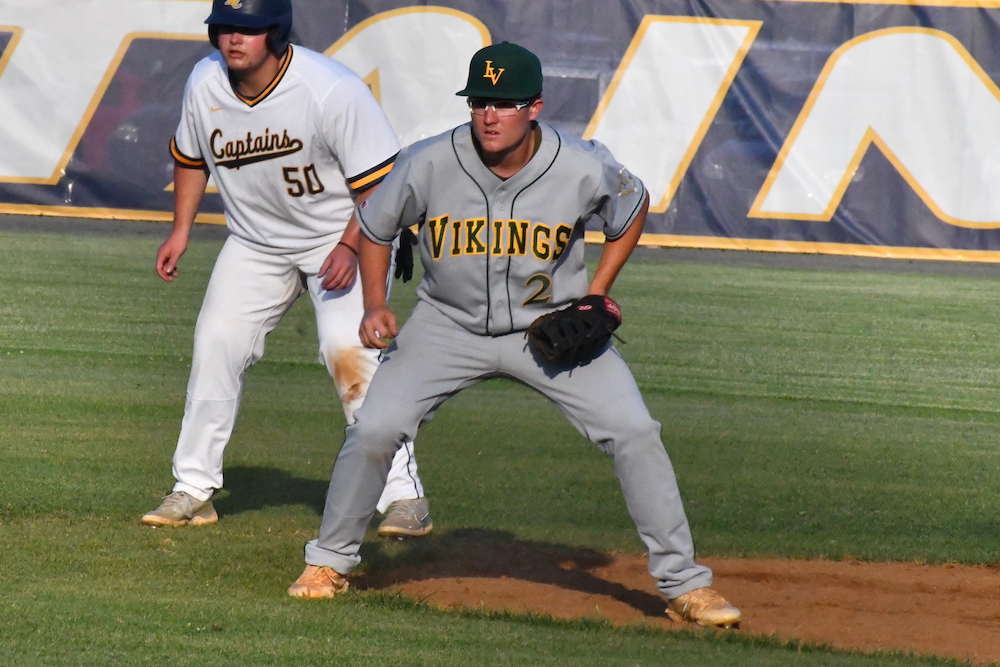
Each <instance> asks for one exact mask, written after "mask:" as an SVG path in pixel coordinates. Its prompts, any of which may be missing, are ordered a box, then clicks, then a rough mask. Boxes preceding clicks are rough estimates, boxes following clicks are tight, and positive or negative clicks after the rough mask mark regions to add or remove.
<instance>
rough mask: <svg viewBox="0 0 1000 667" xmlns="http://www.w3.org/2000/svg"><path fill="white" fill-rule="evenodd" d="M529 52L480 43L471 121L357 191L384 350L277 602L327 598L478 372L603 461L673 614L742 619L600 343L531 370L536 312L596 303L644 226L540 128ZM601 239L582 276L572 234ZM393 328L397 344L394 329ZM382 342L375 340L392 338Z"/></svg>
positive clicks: (365, 274) (594, 161)
mask: <svg viewBox="0 0 1000 667" xmlns="http://www.w3.org/2000/svg"><path fill="white" fill-rule="evenodd" d="M541 92H542V73H541V64H540V63H539V61H538V58H537V57H535V56H534V54H532V53H531V52H529V51H527V50H526V49H524V48H522V47H520V46H517V45H515V44H509V43H506V42H504V43H502V44H496V45H492V46H488V47H486V48H485V49H482V50H481V51H479V52H478V53H476V55H475V56H473V58H472V62H471V64H470V68H469V80H468V85H467V86H466V88H465V89H464V90H462V91H461V92H459V93H458V94H459V95H464V96H467V97H468V98H469V106H470V108H471V112H472V121H471V123H469V124H466V125H462V126H460V127H457V128H455V129H453V130H451V131H448V132H445V133H444V134H441V135H439V136H437V137H432V138H430V139H427V140H425V141H421V142H418V143H416V144H414V145H412V146H410V147H408V148H404V149H403V150H402V151H401V152H400V154H399V155H398V156H397V158H396V164H395V166H394V167H393V170H392V173H391V174H389V175H388V176H387V177H386V179H385V180H384V181H383V183H382V185H381V186H380V187H379V189H378V191H377V192H375V193H374V194H373V195H372V196H371V197H370V198H369V199H367V200H366V201H365V202H362V203H361V204H360V205H359V206H358V207H357V208H356V216H357V218H358V220H359V222H360V225H361V229H362V232H363V236H362V239H361V246H360V254H361V264H360V266H361V275H362V280H363V282H364V285H365V286H366V287H365V289H364V300H365V316H364V319H363V320H362V324H361V332H360V336H361V340H362V342H363V343H364V344H365V345H367V346H370V347H374V348H378V349H383V350H385V352H384V354H383V359H382V362H381V365H380V366H379V369H378V371H377V372H376V374H375V377H374V379H373V381H372V384H371V386H370V387H369V391H368V397H367V399H366V401H365V404H364V405H363V406H362V407H361V409H360V410H358V412H357V414H356V420H355V422H354V423H353V424H352V425H350V426H348V427H347V440H346V442H345V444H344V447H343V449H342V450H341V452H340V456H339V457H338V458H337V461H336V465H335V466H334V470H333V477H332V479H331V482H330V489H329V493H328V495H327V500H326V508H325V511H324V513H323V523H322V526H321V528H320V534H319V538H318V539H316V540H312V541H310V542H309V543H308V544H307V545H306V549H305V560H306V563H307V565H306V568H305V571H304V572H303V573H302V575H301V576H300V577H299V579H298V580H297V581H296V582H295V583H293V584H292V586H291V587H290V588H289V590H288V593H289V595H291V596H294V597H329V596H332V595H334V594H335V593H337V592H340V591H342V590H344V589H346V588H347V586H348V582H347V579H346V578H345V577H344V575H346V574H347V573H349V572H350V571H351V569H352V568H354V567H355V566H356V565H357V564H358V562H359V561H360V558H359V555H358V552H359V546H360V543H361V541H362V538H363V537H364V534H365V527H366V526H367V525H368V521H369V520H370V519H371V517H372V515H373V513H374V510H375V506H376V503H377V501H378V496H379V493H380V490H381V487H382V483H383V481H384V480H385V477H386V475H387V474H388V472H389V470H390V469H391V462H392V459H393V456H394V455H395V453H396V452H397V451H398V450H399V448H401V447H402V446H403V444H404V443H405V442H406V441H408V440H410V439H412V438H413V437H414V436H415V435H416V432H417V428H418V426H420V425H421V424H423V423H425V422H426V421H427V420H428V419H430V418H431V417H432V416H433V414H434V413H435V411H436V410H437V409H438V408H439V407H440V405H441V404H442V403H443V402H444V401H445V400H446V399H448V398H449V397H451V396H453V395H454V394H455V393H457V392H458V391H460V390H462V389H464V388H466V387H469V386H471V385H474V384H476V383H478V382H481V381H483V380H486V379H491V378H508V379H512V380H515V381H517V382H521V383H523V384H525V385H527V386H529V387H532V388H534V389H536V390H537V391H538V392H540V393H541V394H543V395H544V396H546V397H547V398H549V399H550V400H552V401H553V402H554V403H555V404H556V405H557V406H558V407H559V409H560V410H561V411H562V413H563V414H564V415H565V416H566V417H567V418H568V419H569V420H570V422H571V423H572V424H573V425H574V426H575V427H576V428H577V429H578V430H579V431H580V432H581V433H582V434H584V435H585V436H587V437H588V438H590V439H591V440H592V441H593V442H594V443H595V444H596V445H597V446H598V447H599V448H600V449H601V450H603V451H604V452H606V453H607V454H609V455H610V456H611V457H612V459H613V460H614V469H615V474H616V475H617V476H618V478H619V480H620V482H621V485H622V490H623V492H624V494H625V500H626V504H627V506H628V510H629V513H630V514H631V516H632V518H633V519H634V521H635V523H636V526H637V528H638V530H639V534H640V536H641V538H642V540H643V541H644V543H645V544H646V546H647V548H648V549H649V571H650V573H651V574H652V575H653V577H654V578H655V579H656V581H657V586H658V589H659V591H660V592H661V593H662V594H663V595H664V597H666V599H667V600H669V603H668V607H667V613H668V615H669V616H670V617H671V618H674V619H675V620H684V621H692V622H696V623H699V624H701V625H706V626H717V627H733V626H736V625H738V624H739V622H740V612H739V610H738V609H736V608H735V607H734V606H732V605H730V604H729V603H728V602H727V601H726V600H725V599H724V598H723V597H722V596H720V595H719V594H718V593H716V592H715V591H713V590H712V589H711V588H709V586H710V585H711V583H712V573H711V571H710V570H709V569H708V568H706V567H704V566H702V565H699V564H697V563H696V562H695V559H694V546H693V543H692V539H691V533H690V530H689V528H688V523H687V518H686V516H685V513H684V508H683V506H682V502H681V498H680V493H679V491H678V488H677V483H676V479H675V477H674V471H673V468H672V466H671V463H670V459H669V457H668V456H667V453H666V451H665V450H664V447H663V444H662V442H661V441H660V436H659V433H660V425H659V423H657V422H656V421H655V420H654V419H653V418H652V417H651V416H650V414H649V412H648V410H647V409H646V406H645V404H644V402H643V399H642V396H641V394H640V392H639V389H638V387H637V385H636V382H635V379H634V378H633V376H632V373H631V371H630V370H629V368H628V366H627V365H626V363H625V361H624V360H623V359H622V357H621V356H620V355H619V354H618V352H617V350H615V349H614V347H613V346H612V345H610V344H607V345H605V346H604V347H603V348H601V349H599V350H598V351H597V353H596V354H597V356H596V357H595V358H593V359H592V360H590V361H589V362H587V363H583V364H582V365H578V366H575V367H572V368H565V367H560V366H558V365H555V364H551V363H548V362H546V361H544V360H543V359H542V358H541V357H540V356H539V355H538V354H536V353H535V352H534V351H533V350H532V349H530V348H529V347H528V345H527V343H526V340H525V331H526V329H527V328H528V327H529V325H530V324H531V323H532V322H533V321H534V320H535V319H536V318H538V317H539V316H540V315H543V314H546V313H549V312H552V311H554V310H558V309H561V308H563V307H565V306H568V305H570V304H575V303H577V299H579V298H581V297H584V296H585V295H588V294H591V295H598V298H599V299H602V300H604V301H606V302H607V303H608V304H609V305H610V306H611V308H612V309H613V310H615V311H617V306H616V305H615V304H614V302H612V301H610V299H607V298H606V295H607V293H608V290H610V288H611V285H612V283H613V281H614V279H615V278H616V277H617V275H618V272H619V270H620V269H621V267H622V265H623V264H624V263H625V261H626V260H627V259H628V257H629V255H630V254H631V252H632V250H633V248H634V247H635V245H636V242H637V241H638V239H639V236H640V234H641V233H642V227H643V224H644V222H645V217H646V211H647V209H648V205H649V198H648V196H647V193H646V190H645V188H644V186H643V184H642V183H641V182H640V181H639V180H638V179H637V178H635V177H634V176H632V175H631V174H630V173H629V172H628V171H627V170H626V169H625V168H624V167H623V166H621V165H620V164H619V163H618V162H616V161H615V159H614V158H613V157H612V155H611V153H610V152H609V151H608V149H607V148H605V147H604V146H603V145H601V144H599V143H597V142H593V141H581V140H579V139H576V138H573V137H570V136H567V135H564V134H562V133H561V132H559V131H557V130H555V129H553V128H552V127H549V126H547V125H544V124H542V123H539V122H537V120H536V119H537V117H538V114H539V113H540V112H541V110H542V106H543V102H542V100H541ZM590 221H599V222H600V223H601V224H602V226H603V229H604V233H605V235H606V236H607V243H605V245H604V249H603V251H602V255H601V258H600V261H599V264H598V266H597V269H596V270H595V273H594V277H593V278H592V279H591V280H590V281H589V282H588V279H587V269H586V266H585V264H584V256H583V255H584V253H583V233H584V227H585V225H586V224H587V223H588V222H590ZM416 224H420V225H421V227H420V232H419V235H418V237H419V248H420V255H421V259H422V262H423V266H424V271H425V273H424V278H423V281H422V282H421V283H420V286H419V287H418V289H417V294H418V303H417V306H416V308H415V309H414V311H413V313H412V315H411V316H410V318H409V319H408V320H407V322H406V324H405V326H404V327H403V328H402V330H401V331H398V332H397V325H396V318H395V316H394V314H393V313H392V312H391V311H390V310H389V308H388V307H387V305H386V298H385V293H384V291H382V290H380V289H373V288H372V287H371V286H372V285H377V284H379V281H381V280H384V279H385V277H386V275H387V272H388V270H389V267H390V262H391V243H392V241H393V239H394V238H395V237H396V235H397V234H398V233H399V231H400V230H401V229H404V228H407V227H410V226H412V225H416ZM397 334H398V335H397ZM394 337H395V340H394V341H392V342H391V344H390V341H389V339H391V338H394Z"/></svg>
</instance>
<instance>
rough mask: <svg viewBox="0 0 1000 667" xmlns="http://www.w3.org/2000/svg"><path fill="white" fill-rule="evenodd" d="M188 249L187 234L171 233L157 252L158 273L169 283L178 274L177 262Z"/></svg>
mask: <svg viewBox="0 0 1000 667" xmlns="http://www.w3.org/2000/svg"><path fill="white" fill-rule="evenodd" d="M185 250H187V235H178V234H171V235H170V236H168V237H167V240H166V241H164V242H163V244H162V245H161V246H160V249H159V251H157V253H156V273H157V275H159V276H160V278H163V279H164V280H166V281H167V282H168V283H172V282H174V278H175V277H176V276H177V262H178V261H179V260H180V258H181V255H183V254H184V251H185Z"/></svg>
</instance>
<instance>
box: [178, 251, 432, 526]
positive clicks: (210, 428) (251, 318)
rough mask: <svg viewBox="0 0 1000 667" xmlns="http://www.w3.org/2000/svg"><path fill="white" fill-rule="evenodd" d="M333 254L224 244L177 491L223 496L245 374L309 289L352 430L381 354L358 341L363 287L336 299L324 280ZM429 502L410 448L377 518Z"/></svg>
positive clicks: (211, 290)
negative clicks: (391, 509)
mask: <svg viewBox="0 0 1000 667" xmlns="http://www.w3.org/2000/svg"><path fill="white" fill-rule="evenodd" d="M332 247H333V246H332V245H325V246H322V247H320V248H316V249H313V250H310V251H305V252H300V253H290V254H283V255H272V254H268V253H263V252H260V251H258V250H254V249H251V248H249V247H247V246H246V245H244V244H243V243H241V242H239V241H238V240H236V239H235V238H234V237H232V236H230V237H229V238H228V239H227V240H226V243H225V245H224V246H223V248H222V251H221V252H220V253H219V257H218V259H217V260H216V263H215V268H214V269H213V270H212V277H211V279H210V280H209V283H208V290H207V291H206V293H205V300H204V302H203V303H202V307H201V312H200V313H199V315H198V324H197V326H196V327H195V334H194V357H193V359H192V363H191V377H190V380H189V381H188V387H187V401H186V404H185V406H184V419H183V421H182V423H181V433H180V437H179V438H178V441H177V449H176V451H175V452H174V458H173V473H174V478H175V479H176V480H177V483H176V484H175V485H174V491H185V492H187V493H189V494H190V495H192V496H194V497H195V498H198V499H199V500H208V499H209V498H211V497H212V494H213V493H214V492H215V490H217V489H221V488H222V482H223V476H222V462H223V453H224V451H225V449H226V445H227V444H228V443H229V438H230V436H231V434H232V432H233V426H234V425H235V423H236V415H237V413H238V412H239V406H240V396H241V394H242V392H243V378H244V373H245V372H246V370H247V369H248V368H250V366H252V365H253V364H255V363H256V362H257V361H258V360H260V358H261V357H262V356H263V354H264V342H265V339H266V337H267V334H269V333H270V332H271V331H272V330H274V328H275V327H276V326H277V325H278V322H280V321H281V318H282V317H284V315H285V313H286V312H288V309H289V308H290V307H291V306H292V304H293V303H294V302H295V300H296V299H297V298H298V297H299V295H300V294H301V293H302V292H303V290H304V289H306V290H308V292H309V296H310V298H311V299H312V303H313V308H314V309H315V311H316V328H317V330H318V333H319V353H320V359H321V361H322V362H323V363H324V364H325V365H326V368H327V370H328V371H329V372H330V375H331V376H332V377H333V382H334V385H335V387H336V390H337V394H338V396H339V397H340V401H341V404H342V405H343V408H344V416H345V417H346V418H347V423H348V424H350V423H351V422H353V421H354V411H355V410H356V409H358V407H360V406H361V403H362V402H363V401H364V399H365V395H366V393H367V391H368V383H369V382H370V381H371V378H372V375H373V374H374V373H375V369H376V368H377V367H378V355H379V353H378V351H377V350H369V349H367V348H365V347H363V346H362V345H361V341H360V339H359V338H358V327H359V326H360V323H361V317H362V314H363V313H364V306H363V302H362V292H361V281H360V279H358V280H355V281H354V284H353V285H352V286H351V287H350V289H347V290H340V291H335V292H328V291H326V290H323V288H322V287H320V284H319V283H320V281H319V280H318V279H317V278H316V273H317V272H318V271H319V268H320V266H321V265H322V263H323V260H324V259H325V258H326V256H327V255H328V254H329V252H330V250H331V249H332ZM390 275H391V273H390ZM303 283H304V284H303ZM423 495H424V489H423V485H422V484H421V482H420V477H419V476H418V475H417V461H416V458H415V457H414V455H413V442H412V441H409V442H407V443H406V444H405V446H403V447H401V448H400V449H399V451H397V452H396V454H395V456H394V457H393V460H392V470H391V471H390V473H389V476H388V479H387V481H386V485H385V487H384V489H383V491H382V495H381V498H380V499H379V501H378V510H379V511H380V512H384V511H385V510H386V509H387V508H388V506H389V505H390V504H391V503H392V502H394V501H396V500H401V499H406V498H420V497H422V496H423Z"/></svg>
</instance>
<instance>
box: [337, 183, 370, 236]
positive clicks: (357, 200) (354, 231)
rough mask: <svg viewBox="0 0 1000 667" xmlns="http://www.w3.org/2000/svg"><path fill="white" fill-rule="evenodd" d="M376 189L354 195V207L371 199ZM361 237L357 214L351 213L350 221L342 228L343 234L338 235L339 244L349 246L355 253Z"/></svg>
mask: <svg viewBox="0 0 1000 667" xmlns="http://www.w3.org/2000/svg"><path fill="white" fill-rule="evenodd" d="M377 187H378V186H375V187H372V188H368V189H367V190H365V191H364V192H362V193H360V194H358V195H355V196H354V205H355V206H358V205H359V204H361V202H363V201H364V200H366V199H368V198H369V197H371V196H372V193H373V192H375V189H376V188H377ZM361 236H362V234H361V227H360V225H358V218H357V214H356V213H352V214H351V219H350V220H349V221H348V222H347V227H345V228H344V233H343V234H341V235H340V243H342V244H344V245H346V246H350V247H351V249H352V250H354V251H355V252H357V251H358V249H359V248H360V243H361Z"/></svg>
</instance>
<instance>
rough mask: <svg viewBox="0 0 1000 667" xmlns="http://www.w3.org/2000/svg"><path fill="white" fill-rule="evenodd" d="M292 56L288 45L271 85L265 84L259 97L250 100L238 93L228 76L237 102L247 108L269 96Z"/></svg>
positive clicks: (279, 81)
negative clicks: (237, 99) (265, 86)
mask: <svg viewBox="0 0 1000 667" xmlns="http://www.w3.org/2000/svg"><path fill="white" fill-rule="evenodd" d="M292 55H294V54H293V53H292V45H291V44H289V45H288V52H287V53H286V54H285V57H284V59H283V61H282V63H281V68H280V69H279V70H278V73H277V74H275V75H274V78H273V79H272V80H271V83H269V84H267V88H265V89H264V90H262V91H261V93H260V95H258V96H257V97H253V98H250V97H244V96H243V95H241V94H240V91H238V90H237V89H236V84H235V83H233V78H232V76H230V77H229V84H230V85H231V86H232V87H233V94H234V95H236V97H238V98H239V100H240V101H241V102H243V103H244V104H246V105H247V106H248V107H254V106H257V105H258V104H260V103H261V102H263V101H264V98H265V97H267V96H268V95H270V94H271V91H273V90H274V89H275V88H277V87H278V84H279V83H281V79H282V78H284V76H285V72H287V71H288V66H289V65H291V64H292Z"/></svg>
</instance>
